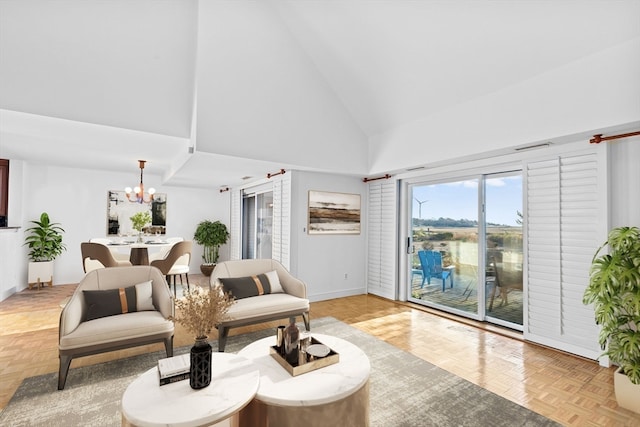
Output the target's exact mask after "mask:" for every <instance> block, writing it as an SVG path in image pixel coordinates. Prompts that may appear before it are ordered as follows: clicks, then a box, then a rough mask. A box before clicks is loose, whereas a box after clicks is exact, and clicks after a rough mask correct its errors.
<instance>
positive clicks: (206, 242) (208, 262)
mask: <svg viewBox="0 0 640 427" xmlns="http://www.w3.org/2000/svg"><path fill="white" fill-rule="evenodd" d="M228 239H229V231H228V230H227V226H226V225H224V224H223V223H221V222H220V221H215V222H212V221H208V220H207V221H202V222H200V223H199V224H198V227H197V228H196V231H195V233H194V235H193V240H195V241H196V243H197V244H199V245H202V246H204V253H203V255H202V260H203V261H204V263H202V265H201V266H200V271H202V274H204V275H205V276H210V275H211V272H212V271H213V268H214V267H215V266H216V263H217V262H218V257H219V256H220V252H219V251H220V245H224V244H225V243H227V240H228Z"/></svg>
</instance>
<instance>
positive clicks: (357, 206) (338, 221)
mask: <svg viewBox="0 0 640 427" xmlns="http://www.w3.org/2000/svg"><path fill="white" fill-rule="evenodd" d="M360 216H361V196H360V194H352V193H335V192H328V191H316V190H309V209H308V216H307V219H308V223H307V232H308V234H311V235H314V234H315V235H318V234H360V225H361V221H360Z"/></svg>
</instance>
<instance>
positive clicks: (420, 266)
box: [408, 171, 523, 329]
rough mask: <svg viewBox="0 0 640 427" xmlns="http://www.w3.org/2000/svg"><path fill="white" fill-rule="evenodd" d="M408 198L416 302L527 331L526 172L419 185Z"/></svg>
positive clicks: (411, 286) (411, 289) (411, 283)
mask: <svg viewBox="0 0 640 427" xmlns="http://www.w3.org/2000/svg"><path fill="white" fill-rule="evenodd" d="M408 196H409V197H410V208H409V209H408V211H409V212H410V213H411V221H410V222H409V223H410V230H409V247H408V252H409V256H408V259H409V264H410V265H409V266H408V270H409V274H408V277H409V280H408V282H409V283H408V287H409V288H408V295H409V300H410V301H413V302H416V303H419V304H424V305H428V306H431V307H434V308H438V309H442V310H444V311H448V312H452V313H455V314H459V315H462V316H465V317H471V318H475V319H479V320H485V319H486V320H489V321H491V322H494V323H499V324H504V325H505V326H509V327H513V328H515V329H521V327H522V219H523V218H522V215H521V213H520V212H522V177H521V173H520V172H519V171H518V172H510V173H502V174H491V175H482V176H478V177H475V178H470V179H463V180H451V181H446V182H433V183H430V182H416V183H414V184H410V185H409V192H408ZM518 278H519V279H518Z"/></svg>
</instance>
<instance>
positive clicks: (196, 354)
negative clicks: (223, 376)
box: [189, 337, 211, 390]
mask: <svg viewBox="0 0 640 427" xmlns="http://www.w3.org/2000/svg"><path fill="white" fill-rule="evenodd" d="M209 384H211V344H209V343H208V342H207V338H206V337H205V338H196V342H195V344H194V345H193V347H191V365H190V367H189V385H190V386H191V388H193V389H196V390H197V389H200V388H205V387H206V386H208V385H209Z"/></svg>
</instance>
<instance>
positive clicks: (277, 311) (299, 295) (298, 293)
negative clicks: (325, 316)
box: [209, 259, 311, 352]
mask: <svg viewBox="0 0 640 427" xmlns="http://www.w3.org/2000/svg"><path fill="white" fill-rule="evenodd" d="M273 272H275V274H276V275H275V277H274V279H275V282H278V283H271V278H269V279H268V280H269V282H270V285H271V286H270V291H269V293H263V294H261V295H258V296H248V297H247V295H249V294H250V293H251V291H247V289H250V288H254V287H255V284H254V282H255V280H254V277H252V276H257V275H266V274H269V275H270V276H271V275H272V274H273ZM244 276H248V277H249V278H250V279H251V280H248V281H244V280H242V282H243V283H240V284H239V287H237V288H236V294H235V295H234V293H233V292H232V295H233V296H234V297H235V298H236V299H235V303H234V304H233V305H232V306H231V307H230V308H229V311H228V317H229V318H228V320H226V321H224V322H222V323H221V324H220V325H217V326H216V328H217V329H218V351H220V352H222V351H224V348H225V346H226V343H227V337H228V335H229V330H230V329H231V328H234V327H238V326H245V325H253V324H256V323H262V322H267V321H271V320H279V319H288V320H289V321H290V322H294V321H295V319H296V317H297V316H301V317H302V320H303V321H304V325H305V329H306V330H307V331H309V330H310V328H311V324H310V319H309V300H308V299H307V285H306V284H305V283H304V282H303V281H302V280H300V279H298V278H295V277H293V275H292V274H291V273H289V271H287V269H286V268H284V266H283V265H282V264H280V263H279V262H278V261H276V260H273V259H243V260H235V261H225V262H221V263H219V264H217V265H216V268H215V269H214V270H213V272H212V273H211V277H210V282H209V285H210V286H222V281H223V280H224V279H229V278H236V279H238V278H241V279H244V278H245V277H244ZM240 295H243V296H242V297H241V298H237V297H238V296H240Z"/></svg>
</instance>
